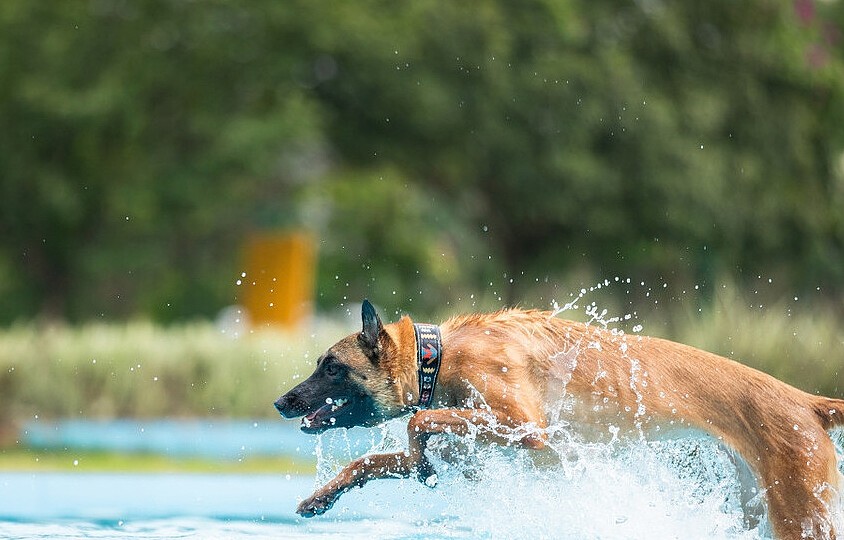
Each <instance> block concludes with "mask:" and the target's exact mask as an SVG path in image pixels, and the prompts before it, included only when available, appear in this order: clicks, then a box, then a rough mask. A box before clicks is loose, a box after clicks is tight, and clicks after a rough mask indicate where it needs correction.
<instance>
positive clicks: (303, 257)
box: [241, 231, 316, 328]
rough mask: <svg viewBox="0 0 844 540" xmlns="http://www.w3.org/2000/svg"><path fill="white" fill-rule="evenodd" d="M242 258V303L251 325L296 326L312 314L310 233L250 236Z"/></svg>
mask: <svg viewBox="0 0 844 540" xmlns="http://www.w3.org/2000/svg"><path fill="white" fill-rule="evenodd" d="M245 259H246V260H245V264H246V269H245V273H246V276H244V277H243V279H242V283H241V287H242V288H243V292H244V294H243V305H244V307H245V308H246V310H247V311H248V312H249V318H250V320H251V321H252V324H253V325H254V326H274V325H279V326H284V327H286V328H296V327H298V326H299V325H301V323H302V322H304V320H305V319H307V318H308V317H309V316H310V315H311V313H313V297H314V268H315V266H316V264H315V263H316V254H315V249H314V241H313V238H312V237H311V235H309V234H307V233H305V232H302V231H288V232H280V233H262V234H256V235H253V236H252V237H251V238H250V239H249V240H248V242H247V244H246V253H245Z"/></svg>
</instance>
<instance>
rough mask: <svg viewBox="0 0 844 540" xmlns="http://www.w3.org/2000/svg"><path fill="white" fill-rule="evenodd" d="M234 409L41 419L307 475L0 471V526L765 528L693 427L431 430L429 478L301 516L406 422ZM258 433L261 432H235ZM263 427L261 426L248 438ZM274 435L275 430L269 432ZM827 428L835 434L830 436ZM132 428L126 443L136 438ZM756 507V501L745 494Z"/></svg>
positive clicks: (313, 530) (88, 529)
mask: <svg viewBox="0 0 844 540" xmlns="http://www.w3.org/2000/svg"><path fill="white" fill-rule="evenodd" d="M234 424H238V423H236V422H235V423H232V424H231V425H228V424H226V425H227V426H228V427H225V428H224V429H222V428H221V424H220V423H211V424H206V423H205V422H200V423H199V425H200V426H205V427H196V426H194V427H195V429H196V431H194V429H193V428H191V429H187V426H186V425H184V424H175V425H173V424H168V423H154V424H147V425H143V424H133V423H127V424H125V425H124V427H125V426H129V427H127V428H126V431H125V432H122V433H123V435H121V436H119V437H117V436H116V433H111V434H106V433H104V432H109V431H113V428H114V426H113V425H107V424H99V425H95V426H93V427H92V426H83V425H81V424H80V425H73V426H67V425H63V426H59V425H52V426H50V425H48V424H46V423H40V425H41V427H44V426H47V427H48V429H47V430H46V431H47V433H49V434H50V437H54V443H55V444H59V445H63V446H60V447H62V448H67V449H68V452H69V453H70V454H72V451H73V448H74V447H73V446H72V445H70V442H69V441H70V439H71V436H70V435H65V436H59V435H60V434H61V433H67V430H70V431H71V432H72V431H74V430H77V429H78V430H87V433H88V438H87V440H88V444H89V446H88V447H87V448H92V446H90V444H92V443H91V440H93V439H97V437H100V442H99V443H98V444H97V445H95V447H96V448H98V449H102V448H103V447H104V446H108V444H111V443H109V442H108V441H109V440H111V438H114V439H115V440H119V441H120V443H119V444H121V445H124V444H129V443H128V442H127V440H126V439H132V438H134V439H140V440H142V441H144V442H143V444H144V445H147V446H145V448H147V449H152V448H156V447H155V446H154V445H151V441H163V444H164V447H165V448H166V449H167V450H168V451H169V452H175V451H177V450H176V449H184V448H187V447H191V448H194V449H195V451H199V452H210V449H209V448H208V447H210V446H213V445H214V444H216V443H215V442H213V441H218V442H219V444H220V445H221V446H222V447H223V448H222V450H221V451H220V453H219V454H217V455H218V456H241V455H247V456H248V455H250V453H255V452H269V451H273V450H275V451H281V450H282V449H286V450H285V451H288V450H292V451H294V452H299V453H304V454H306V455H308V456H309V457H310V458H311V459H313V460H314V461H316V462H317V465H316V467H315V476H289V475H285V474H278V475H272V474H260V475H235V474H216V475H202V474H91V473H83V472H79V473H77V472H71V473H0V538H27V539H30V538H72V539H77V538H98V539H109V538H145V539H165V538H167V539H169V538H212V539H214V538H226V539H254V538H309V539H311V538H344V539H345V538H351V539H355V538H361V539H363V538H367V539H370V538H390V539H404V540H415V539H428V538H452V539H453V538H457V539H462V538H489V539H493V538H516V539H520V538H524V539H538V538H539V539H541V538H562V539H572V540H574V539H578V540H579V539H583V538H591V539H630V538H658V539H663V538H682V539H686V538H695V539H758V538H767V537H768V532H767V529H766V526H765V525H764V521H763V525H762V526H751V527H750V528H748V527H746V524H745V521H744V516H745V514H744V511H743V509H742V489H743V488H742V478H741V476H742V475H741V472H740V470H738V469H737V468H736V465H735V462H734V460H733V457H732V456H730V455H729V453H728V452H727V451H726V450H725V449H724V448H723V447H722V446H720V445H719V444H718V443H717V441H713V440H712V439H710V438H708V437H705V436H701V435H697V434H686V435H684V436H683V437H681V438H678V439H674V440H663V441H656V442H649V443H645V442H642V441H638V442H633V443H629V444H616V443H613V444H589V443H584V442H581V441H578V440H577V439H572V438H567V437H562V438H560V439H559V440H555V441H554V442H553V444H552V445H551V447H552V449H551V451H552V452H553V453H554V454H555V455H556V456H558V457H560V458H562V459H561V461H560V462H558V463H554V464H551V465H549V464H543V463H539V462H536V461H535V454H534V453H531V452H528V451H524V450H513V449H502V448H498V447H494V446H485V445H477V446H475V445H474V444H473V443H472V442H471V440H470V441H466V442H464V446H463V449H464V450H465V451H466V453H467V455H470V456H471V457H472V459H469V460H467V461H465V462H461V461H458V462H457V463H451V464H449V463H448V462H446V461H444V460H443V459H442V457H443V455H445V454H447V452H448V449H449V448H450V446H449V445H447V444H439V443H447V442H454V441H449V440H448V439H445V438H441V439H436V440H435V444H434V445H433V447H431V448H429V451H428V453H429V457H430V458H431V459H432V462H433V463H434V466H435V468H436V470H437V471H438V476H439V484H438V485H437V486H436V487H435V488H433V489H432V488H428V487H426V486H423V485H421V484H419V483H418V482H416V481H413V480H398V479H397V480H384V481H376V482H371V483H370V484H368V485H366V486H365V487H364V488H363V489H356V490H353V491H351V492H349V493H347V494H345V495H344V496H343V497H342V498H341V499H340V500H339V501H338V502H337V504H336V505H335V507H334V508H333V509H332V510H331V511H330V512H329V513H328V514H326V515H325V516H321V517H316V518H312V519H303V518H299V517H298V516H296V514H295V513H294V509H295V507H296V505H297V504H298V502H299V501H300V500H301V499H302V498H304V497H306V496H308V495H309V494H310V493H311V492H312V491H313V489H314V488H315V487H316V485H317V484H318V483H322V482H324V481H325V480H327V479H328V478H330V477H331V476H332V475H333V474H335V473H336V471H337V470H339V468H340V467H342V466H343V465H345V464H346V463H348V461H349V460H350V459H352V458H354V457H357V456H359V455H361V454H363V453H364V452H366V451H393V450H396V449H399V448H403V447H404V445H405V444H406V440H405V435H404V430H405V424H403V423H402V422H401V421H397V422H390V423H388V424H387V425H386V426H385V427H384V428H382V429H372V430H365V429H357V430H351V431H345V430H336V431H332V432H328V433H326V434H325V435H323V436H321V437H320V438H315V437H311V436H307V435H304V434H302V433H300V432H299V431H298V430H296V429H295V426H293V425H290V424H284V423H282V424H281V425H283V426H285V427H283V428H281V430H282V431H284V430H286V432H284V433H281V432H279V433H276V432H275V431H274V430H275V429H276V427H273V426H270V425H269V424H268V425H267V426H264V424H263V423H260V422H259V423H258V424H257V426H256V424H255V422H241V423H239V427H238V426H235V425H234ZM71 427H73V429H71ZM174 428H175V429H174ZM27 430H28V433H27V434H26V435H25V437H24V440H26V441H29V442H30V443H32V442H33V441H36V440H41V441H42V443H45V444H46V442H45V441H46V439H38V438H37V437H38V436H40V435H39V433H38V430H37V429H32V426H27ZM157 430H161V432H160V433H159V432H158V431H157ZM118 431H119V430H118ZM165 432H166V433H167V434H168V437H172V438H176V439H179V438H182V439H187V440H193V439H195V438H197V437H199V439H200V440H201V444H196V443H195V442H194V443H190V444H189V443H188V442H186V441H184V440H183V441H174V440H172V439H168V437H164V436H163V435H162V434H163V433H165ZM209 432H210V433H209ZM95 433H100V435H99V436H94V434H95ZM256 433H257V434H262V435H260V436H257V437H256V438H255V440H252V439H250V438H249V437H252V436H253V435H255V434H256ZM133 434H134V435H133ZM222 435H225V436H222ZM265 436H266V438H267V441H261V442H258V439H263V438H264V437H265ZM279 437H280V438H279ZM286 437H287V438H289V441H287V442H281V439H284V438H286ZM838 437H839V447H840V445H841V442H842V440H844V437H842V436H841V433H839V435H838ZM230 439H234V442H232V441H231V440H230ZM271 441H275V442H271ZM136 444H140V443H138V441H137V440H135V441H134V442H133V443H132V444H129V446H128V447H130V448H131V449H133V450H137V448H138V447H137V446H133V445H136ZM192 444H193V445H194V446H191V445H192ZM121 448H124V447H123V446H121ZM839 449H840V448H839ZM180 451H181V450H180ZM193 451H194V450H192V451H191V452H193ZM185 452H187V450H185ZM188 453H190V452H188ZM752 502H753V501H751V503H752ZM751 506H753V505H752V504H751ZM755 508H756V510H757V511H759V512H762V509H761V507H760V506H759V505H758V504H757V505H756V506H755ZM839 513H840V509H839Z"/></svg>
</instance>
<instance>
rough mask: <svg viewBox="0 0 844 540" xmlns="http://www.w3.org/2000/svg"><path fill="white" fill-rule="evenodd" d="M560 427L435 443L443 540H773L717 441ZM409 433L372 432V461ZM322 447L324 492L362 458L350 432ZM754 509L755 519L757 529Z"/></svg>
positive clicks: (325, 439)
mask: <svg viewBox="0 0 844 540" xmlns="http://www.w3.org/2000/svg"><path fill="white" fill-rule="evenodd" d="M557 427H558V428H559V429H553V430H552V431H553V433H554V434H555V436H554V437H553V438H552V439H551V440H550V441H549V444H548V448H547V449H546V450H545V451H542V452H533V451H529V450H523V449H520V448H517V447H502V446H499V445H494V444H492V445H490V444H485V443H476V442H475V439H474V438H473V437H464V438H456V437H453V436H448V435H438V436H434V437H432V438H431V442H430V443H429V445H428V448H427V450H426V455H427V456H428V457H429V459H430V460H431V462H432V464H433V465H434V469H435V470H436V471H437V474H438V477H439V483H438V485H437V487H436V488H435V489H433V490H427V488H425V490H426V492H430V493H431V494H432V496H435V497H437V498H439V499H440V500H441V502H442V507H444V508H446V509H447V510H446V511H445V513H444V514H441V515H434V516H428V517H427V519H429V520H434V521H436V523H437V527H438V528H439V531H440V532H441V534H442V535H443V536H457V537H462V535H461V533H460V531H467V530H468V531H472V535H473V537H477V538H502V537H507V538H552V537H553V538H572V539H574V538H577V539H581V538H602V539H605V538H643V537H651V538H719V539H725V538H729V539H745V538H747V539H750V538H753V539H756V538H767V537H768V536H769V531H768V530H767V526H766V524H765V521H764V519H761V520H760V518H761V517H763V516H762V515H761V512H762V511H763V509H762V507H761V505H760V504H758V502H759V500H758V499H759V497H758V494H757V498H756V500H755V501H754V500H752V498H748V497H747V496H746V494H745V491H746V490H747V486H746V481H747V479H746V478H742V471H741V468H740V467H737V465H736V463H737V462H736V458H735V456H734V455H733V454H732V453H731V452H730V451H729V450H727V449H726V448H724V447H723V446H722V445H720V444H719V443H718V441H716V440H714V439H712V438H710V437H708V436H706V435H703V434H700V433H689V434H687V435H686V436H684V437H680V438H677V439H666V440H659V441H644V440H635V441H631V442H629V443H619V442H618V441H617V440H616V439H613V440H612V441H610V442H607V443H587V442H584V441H582V440H580V439H579V438H577V437H576V436H575V435H574V434H572V433H570V432H569V431H568V430H567V429H565V426H563V427H560V426H557ZM405 429H406V424H405V422H403V421H401V420H395V421H391V422H388V423H387V424H385V425H384V426H383V427H382V428H381V429H380V430H378V431H373V434H374V435H375V434H378V435H377V436H376V438H378V437H380V439H379V440H377V441H376V442H375V443H374V444H373V445H372V447H371V448H369V449H368V450H367V451H366V452H365V453H376V452H392V451H398V450H401V449H403V448H406V440H407V437H406V434H405ZM840 443H841V441H840V440H839V450H841V449H842V448H841V444H840ZM318 447H320V448H321V450H320V453H319V464H318V469H319V474H318V478H319V480H318V482H317V483H321V482H322V481H325V480H327V479H328V478H330V477H331V476H333V475H334V474H336V472H337V471H339V469H340V468H342V466H343V465H344V464H345V463H348V461H350V460H351V459H353V458H354V457H357V455H353V454H352V453H351V452H350V451H349V446H348V445H347V437H346V435H345V434H344V431H343V430H338V431H336V432H327V433H326V434H324V435H322V436H321V437H320V441H319V443H318ZM358 455H359V454H358ZM743 482H744V483H743ZM404 487H406V488H407V496H408V497H410V498H413V497H418V496H419V495H420V493H419V491H418V489H419V488H416V487H415V486H413V485H412V483H411V482H408V485H407V486H404ZM369 488H370V486H366V487H364V488H363V490H364V492H363V493H362V494H361V495H362V496H365V495H366V494H365V491H366V490H367V489H369ZM754 503H756V506H755V507H754ZM746 508H749V510H750V512H751V514H753V513H756V516H755V519H751V521H750V522H748V520H747V517H746V514H745V509H746ZM760 521H761V523H762V525H758V523H759V522H760Z"/></svg>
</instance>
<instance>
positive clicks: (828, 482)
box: [760, 434, 839, 540]
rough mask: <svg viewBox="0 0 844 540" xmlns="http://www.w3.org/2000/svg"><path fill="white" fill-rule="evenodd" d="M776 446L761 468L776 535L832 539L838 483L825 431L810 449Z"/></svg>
mask: <svg viewBox="0 0 844 540" xmlns="http://www.w3.org/2000/svg"><path fill="white" fill-rule="evenodd" d="M779 450H780V451H779V452H774V453H773V454H772V455H771V456H770V457H769V460H768V462H767V463H763V465H762V467H761V470H760V472H761V484H762V485H763V487H764V489H765V499H766V502H767V505H768V517H769V520H770V522H771V526H772V527H773V529H774V535H775V537H776V538H778V539H798V538H814V539H816V540H819V539H824V540H826V539H835V538H836V531H835V527H834V522H833V518H832V510H833V506H834V505H836V504H837V500H838V499H837V497H838V493H837V490H838V489H839V486H838V471H837V469H836V466H835V449H834V447H833V445H832V441H830V440H829V439H828V438H826V436H825V434H824V437H823V438H820V437H819V438H818V439H817V446H814V447H813V448H811V449H807V450H803V449H800V450H799V451H794V449H790V450H785V451H783V449H782V448H780V449H779Z"/></svg>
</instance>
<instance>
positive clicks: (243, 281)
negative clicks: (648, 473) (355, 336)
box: [0, 0, 844, 466]
mask: <svg viewBox="0 0 844 540" xmlns="http://www.w3.org/2000/svg"><path fill="white" fill-rule="evenodd" d="M843 30H844V2H841V1H840V0H794V1H786V0H782V1H774V0H744V1H742V2H735V1H734V0H711V1H708V2H704V3H701V2H664V1H662V0H636V1H633V0H625V1H610V2H588V1H585V0H530V1H519V2H514V1H505V0H495V1H485V2H434V1H429V0H417V1H414V2H401V3H397V2H369V1H356V2H331V3H315V2H311V1H299V0H288V1H285V2H263V1H254V0H239V1H237V2H233V1H224V0H205V1H199V2H196V1H186V0H136V1H128V0H68V1H63V2H58V3H49V4H48V3H44V2H33V1H31V0H4V1H3V2H2V4H1V5H0V81H2V83H0V126H2V128H0V327H1V328H0V442H4V443H5V448H6V450H4V451H3V453H2V454H0V457H2V456H6V458H7V459H12V457H14V456H15V455H17V456H18V457H17V458H15V459H17V460H18V461H16V462H15V463H17V465H16V466H24V465H25V466H35V465H34V463H33V460H32V455H33V454H32V450H31V449H32V448H33V445H35V446H37V445H39V444H40V445H41V447H46V446H47V445H48V443H47V442H44V441H41V442H37V441H33V439H32V436H33V435H32V434H33V433H35V432H36V431H37V426H36V424H38V423H43V422H46V421H58V420H62V419H65V420H66V419H69V418H70V419H93V420H97V421H106V420H113V419H125V418H161V417H168V418H196V417H203V418H205V417H211V418H266V419H270V418H271V419H273V420H274V421H275V412H274V410H273V409H272V407H271V403H272V401H273V400H274V399H275V397H277V395H278V394H279V393H281V392H282V391H283V390H285V389H286V388H287V387H289V386H290V385H291V384H292V383H293V382H294V381H295V380H296V378H297V377H298V376H300V375H301V374H305V373H307V372H308V371H309V370H310V364H312V362H313V360H314V358H315V357H316V355H318V354H319V351H320V350H321V349H322V348H323V347H324V346H326V345H328V344H330V343H331V342H332V341H334V340H335V339H336V338H338V337H339V336H342V335H345V334H347V333H349V332H351V331H354V329H355V326H357V325H358V324H359V318H358V317H359V315H358V311H357V310H358V309H359V308H358V305H359V304H358V303H359V302H360V300H361V299H362V298H364V297H368V298H370V299H371V300H372V301H373V302H374V303H375V304H376V305H377V306H379V308H380V309H381V310H382V318H384V319H389V320H392V319H394V318H396V317H397V315H398V314H399V313H409V314H411V315H413V316H414V317H417V318H419V319H427V320H434V321H436V320H439V319H440V318H442V317H446V316H448V315H450V314H454V313H456V312H459V311H465V310H481V309H497V308H500V307H503V306H510V305H517V304H518V305H521V306H523V307H536V308H543V309H550V308H553V307H554V306H555V305H560V306H562V305H564V304H566V303H568V302H572V301H573V300H576V299H578V298H580V300H579V301H578V302H577V307H576V308H573V309H572V310H571V312H570V313H565V314H563V316H570V317H574V318H584V317H586V318H589V317H590V315H589V314H588V313H585V312H584V307H585V308H587V310H589V306H592V303H593V302H594V303H595V305H597V306H600V307H601V309H607V310H608V315H607V317H619V318H620V320H619V321H618V325H620V326H623V327H625V328H627V329H628V330H629V331H636V332H638V331H642V332H644V333H647V334H656V335H663V336H667V337H671V338H674V339H678V340H681V341H685V342H688V343H691V344H694V345H698V346H701V347H704V348H707V349H709V350H712V351H714V352H718V353H721V354H725V355H727V356H730V357H733V358H736V359H738V360H741V361H743V362H746V363H749V364H751V365H754V366H757V367H760V368H761V369H764V370H765V371H768V372H770V373H773V374H774V375H777V376H778V377H781V378H783V379H785V380H787V381H788V382H791V383H792V384H795V385H797V386H799V387H801V388H803V389H805V390H807V391H810V392H823V393H825V394H830V395H838V396H841V395H842V394H844V385H843V384H842V382H841V380H842V366H844V35H842V31H843ZM581 291H583V292H581ZM51 429H52V428H51ZM56 444H58V446H57V448H59V450H61V449H62V448H63V449H65V450H67V448H68V444H69V443H67V441H66V440H65V441H64V442H59V443H56ZM21 448H25V449H27V450H24V451H23V454H22V455H21V454H20V449H21ZM16 449H17V450H16ZM16 452H18V454H16ZM39 455H41V456H42V457H43V456H44V454H39ZM45 460H46V459H45ZM36 461H37V459H36Z"/></svg>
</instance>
